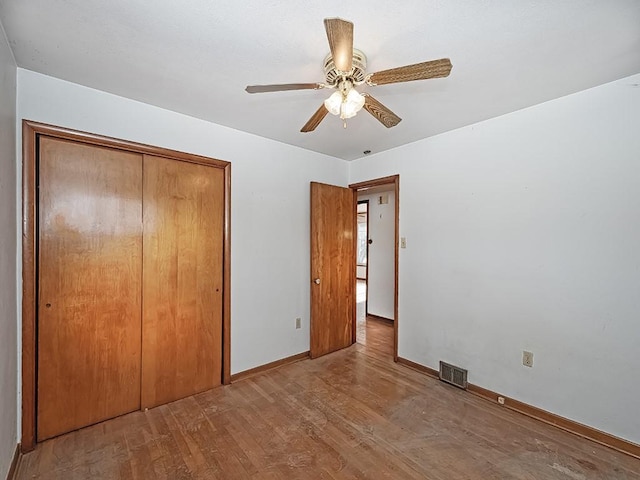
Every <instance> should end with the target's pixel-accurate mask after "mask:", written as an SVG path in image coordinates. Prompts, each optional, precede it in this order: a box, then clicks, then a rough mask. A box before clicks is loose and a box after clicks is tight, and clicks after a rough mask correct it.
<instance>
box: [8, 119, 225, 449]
mask: <svg viewBox="0 0 640 480" xmlns="http://www.w3.org/2000/svg"><path fill="white" fill-rule="evenodd" d="M40 136H48V137H52V138H57V139H62V140H72V141H77V142H81V143H84V144H87V145H95V146H101V147H109V148H115V149H119V150H125V151H128V152H134V153H140V154H148V155H153V156H158V157H165V158H169V159H172V160H178V161H182V162H190V163H197V164H201V165H207V166H211V167H215V168H220V169H223V170H224V213H223V215H224V219H223V253H222V255H223V264H222V269H223V272H222V275H223V292H222V372H221V380H222V384H223V385H227V384H229V383H231V350H230V348H231V331H230V327H231V163H230V162H226V161H223V160H217V159H213V158H208V157H203V156H199V155H192V154H189V153H184V152H178V151H174V150H169V149H165V148H161V147H154V146H151V145H144V144H141V143H136V142H129V141H127V140H120V139H117V138H111V137H106V136H102V135H96V134H92V133H87V132H82V131H78V130H72V129H68V128H63V127H56V126H53V125H47V124H44V123H39V122H33V121H30V120H23V121H22V438H21V442H20V445H21V451H22V452H23V453H25V452H29V451H31V450H33V449H34V448H35V446H36V398H37V352H38V345H37V335H36V333H37V318H36V316H37V311H38V310H37V298H38V296H37V291H38V290H37V289H38V283H37V273H38V258H37V239H38V236H37V234H38V225H37V221H38V192H37V184H36V182H37V181H38V174H37V156H38V138H39V137H40Z"/></svg>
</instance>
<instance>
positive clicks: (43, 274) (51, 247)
mask: <svg viewBox="0 0 640 480" xmlns="http://www.w3.org/2000/svg"><path fill="white" fill-rule="evenodd" d="M39 162H40V163H39V226H38V235H39V259H38V260H39V269H38V272H39V273H38V277H39V289H38V330H37V331H38V359H37V361H38V377H37V378H38V380H37V438H38V440H39V441H40V440H44V439H46V438H50V437H53V436H56V435H59V434H62V433H65V432H68V431H71V430H75V429H77V428H80V427H83V426H86V425H91V424H93V423H96V422H100V421H102V420H105V419H108V418H112V417H115V416H118V415H122V414H124V413H128V412H131V411H134V410H137V409H139V408H140V368H141V367H140V361H141V290H142V285H141V278H142V156H141V155H138V154H133V153H127V152H123V151H120V150H115V149H110V148H102V147H95V146H89V145H85V144H81V143H76V142H71V141H65V140H57V139H53V138H48V137H41V138H40V160H39Z"/></svg>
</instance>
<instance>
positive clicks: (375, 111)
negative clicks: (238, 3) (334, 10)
mask: <svg viewBox="0 0 640 480" xmlns="http://www.w3.org/2000/svg"><path fill="white" fill-rule="evenodd" d="M324 28H325V30H326V32H327V39H328V40H329V48H330V49H331V53H329V54H328V55H327V56H326V57H325V59H324V73H325V83H285V84H280V85H249V86H248V87H247V88H246V89H245V90H246V91H247V92H248V93H265V92H281V91H286V90H318V89H321V88H336V89H337V91H336V92H334V93H333V94H332V95H331V96H330V97H329V98H327V99H326V100H325V101H324V103H323V104H322V105H320V108H318V110H317V111H316V113H314V114H313V115H312V116H311V118H310V119H309V121H308V122H307V123H306V124H305V125H304V126H303V127H302V129H301V130H300V131H301V132H312V131H313V130H315V129H316V127H317V126H318V125H319V124H320V122H321V121H322V120H323V119H324V117H326V116H327V113H332V114H333V115H338V116H340V118H341V119H342V120H343V124H344V127H345V128H347V118H351V117H353V116H355V115H356V113H358V112H359V111H360V109H362V108H363V107H364V109H365V110H366V111H367V112H369V113H370V114H371V115H373V116H374V117H375V118H376V119H377V120H378V121H379V122H380V123H382V124H383V125H384V126H385V127H387V128H391V127H395V126H396V125H397V124H398V123H400V121H401V120H402V119H401V118H400V117H398V116H397V115H396V114H395V113H393V112H392V111H391V110H389V109H388V108H387V107H385V106H384V105H383V104H381V103H380V102H379V101H377V100H376V99H375V98H373V97H372V96H371V95H370V94H368V93H364V94H361V93H359V92H357V91H356V89H355V88H354V87H356V86H359V85H362V84H365V83H366V84H367V85H369V86H371V87H373V86H376V85H386V84H389V83H400V82H410V81H413V80H426V79H429V78H442V77H447V76H448V75H449V73H450V72H451V68H452V65H451V60H449V59H448V58H441V59H440V60H431V61H428V62H422V63H416V64H413V65H405V66H404V67H398V68H392V69H390V70H383V71H380V72H376V73H369V74H367V73H366V69H367V57H366V56H365V54H364V53H362V52H361V51H360V50H357V49H355V48H353V23H351V22H349V21H347V20H342V19H340V18H325V19H324Z"/></svg>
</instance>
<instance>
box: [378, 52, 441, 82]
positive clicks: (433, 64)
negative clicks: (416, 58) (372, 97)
mask: <svg viewBox="0 0 640 480" xmlns="http://www.w3.org/2000/svg"><path fill="white" fill-rule="evenodd" d="M451 68H452V65H451V60H449V59H448V58H441V59H440V60H431V61H429V62H422V63H416V64H414V65H406V66H404V67H398V68H392V69H390V70H383V71H381V72H376V73H374V74H372V75H371V76H370V77H369V79H368V80H367V83H368V84H369V85H385V84H388V83H400V82H411V81H413V80H427V79H429V78H441V77H447V76H449V73H450V72H451Z"/></svg>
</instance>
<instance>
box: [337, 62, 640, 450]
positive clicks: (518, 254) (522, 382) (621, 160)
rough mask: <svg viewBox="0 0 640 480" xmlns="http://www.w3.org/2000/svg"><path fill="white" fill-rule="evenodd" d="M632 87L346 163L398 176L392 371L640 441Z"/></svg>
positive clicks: (636, 93)
mask: <svg viewBox="0 0 640 480" xmlns="http://www.w3.org/2000/svg"><path fill="white" fill-rule="evenodd" d="M639 83H640V75H635V76H632V77H629V78H626V79H623V80H620V81H617V82H613V83H610V84H607V85H603V86H600V87H596V88H593V89H590V90H586V91H584V92H580V93H577V94H574V95H570V96H567V97H564V98H561V99H558V100H555V101H551V102H548V103H545V104H541V105H538V106H535V107H532V108H528V109H525V110H521V111H519V112H515V113H512V114H509V115H505V116H503V117H499V118H495V119H492V120H488V121H485V122H482V123H478V124H475V125H471V126H468V127H465V128H462V129H459V130H456V131H452V132H449V133H446V134H443V135H439V136H437V137H432V138H430V139H426V140H423V141H420V142H416V143H414V144H410V145H406V146H404V147H401V148H397V149H395V150H392V151H388V152H385V153H381V154H379V155H376V156H372V157H368V158H366V159H363V160H359V161H356V162H352V164H351V165H350V178H349V181H350V182H360V181H364V180H368V179H371V178H378V177H384V176H386V175H391V174H396V173H399V174H400V235H401V236H405V237H406V238H407V248H406V249H405V250H403V249H401V250H400V265H399V269H400V278H399V281H400V285H399V295H400V298H399V325H398V326H399V355H400V356H401V357H404V358H408V359H410V360H413V361H415V362H418V363H421V364H423V365H427V366H429V367H432V368H438V360H440V359H442V360H445V361H449V362H451V363H454V364H457V365H460V366H462V367H465V368H468V369H469V380H470V381H471V382H472V383H475V384H477V385H480V386H483V387H486V388H489V389H491V390H494V391H498V392H502V393H503V394H505V395H507V396H510V397H513V398H516V399H519V400H522V401H524V402H527V403H529V404H532V405H535V406H537V407H540V408H543V409H545V410H548V411H550V412H553V413H556V414H558V415H562V416H564V417H568V418H570V419H573V420H575V421H578V422H581V423H584V424H587V425H590V426H592V427H595V428H597V429H600V430H604V431H606V432H609V433H611V434H613V435H617V436H620V437H622V438H625V439H627V440H630V441H633V442H636V443H640V409H639V407H638V405H640V403H639V399H640V381H639V380H640V377H639V376H638V366H637V356H638V342H639V341H640V321H639V318H640V247H639V246H640V133H639V132H640V88H638V87H637V85H638V84H639ZM634 85H635V86H634ZM524 349H526V350H530V351H532V352H533V353H534V355H535V358H534V367H533V368H527V367H524V366H523V365H522V363H521V361H522V350H524Z"/></svg>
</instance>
